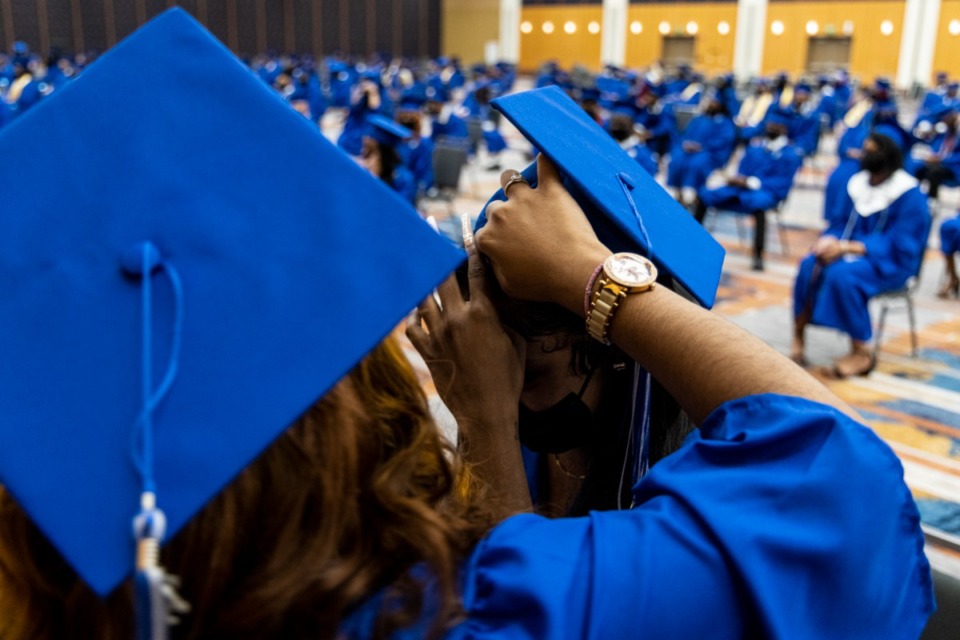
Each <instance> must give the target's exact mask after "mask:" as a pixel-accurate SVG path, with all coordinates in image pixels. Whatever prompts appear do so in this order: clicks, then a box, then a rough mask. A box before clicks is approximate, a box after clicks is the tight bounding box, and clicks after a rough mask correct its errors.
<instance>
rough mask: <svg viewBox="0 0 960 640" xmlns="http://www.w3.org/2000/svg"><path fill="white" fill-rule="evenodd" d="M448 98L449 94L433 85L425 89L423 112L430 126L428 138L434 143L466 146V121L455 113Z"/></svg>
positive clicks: (468, 131)
mask: <svg viewBox="0 0 960 640" xmlns="http://www.w3.org/2000/svg"><path fill="white" fill-rule="evenodd" d="M431 89H432V91H431ZM448 99H449V95H448V94H447V93H446V91H445V90H442V89H435V88H433V87H430V88H428V89H427V102H426V104H425V105H424V113H425V114H426V116H427V123H428V124H429V126H430V140H431V141H432V142H433V144H434V145H440V144H444V145H453V146H464V147H466V146H468V145H469V144H470V130H469V129H468V128H467V121H466V120H464V119H463V118H461V117H460V116H459V115H457V113H456V109H455V108H454V106H453V105H452V104H449V103H448V102H447V101H448Z"/></svg>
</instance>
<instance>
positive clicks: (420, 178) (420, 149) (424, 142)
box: [397, 138, 434, 191]
mask: <svg viewBox="0 0 960 640" xmlns="http://www.w3.org/2000/svg"><path fill="white" fill-rule="evenodd" d="M433 149H434V147H433V142H432V141H431V140H429V139H426V138H418V139H417V140H411V141H408V142H404V143H403V144H400V145H398V146H397V153H399V154H400V159H401V160H403V164H405V165H406V166H407V168H408V169H409V170H410V173H412V174H413V179H414V182H415V183H416V185H417V189H418V191H426V190H427V189H430V188H431V187H433V182H434V181H433Z"/></svg>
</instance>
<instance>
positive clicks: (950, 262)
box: [937, 217, 960, 299]
mask: <svg viewBox="0 0 960 640" xmlns="http://www.w3.org/2000/svg"><path fill="white" fill-rule="evenodd" d="M940 251H942V252H943V269H944V274H943V275H944V279H943V284H942V285H941V286H940V289H939V290H938V291H937V297H938V298H944V299H946V298H951V297H952V298H957V297H960V277H957V263H956V262H955V260H956V254H957V253H960V217H954V218H951V219H949V220H944V221H943V224H941V225H940Z"/></svg>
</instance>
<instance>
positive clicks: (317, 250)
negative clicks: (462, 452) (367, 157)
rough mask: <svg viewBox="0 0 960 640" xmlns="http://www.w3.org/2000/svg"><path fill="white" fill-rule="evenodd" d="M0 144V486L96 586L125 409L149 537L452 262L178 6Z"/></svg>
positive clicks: (110, 570) (437, 241)
mask: <svg viewBox="0 0 960 640" xmlns="http://www.w3.org/2000/svg"><path fill="white" fill-rule="evenodd" d="M0 152H2V153H3V154H5V155H6V157H14V156H15V157H17V158H18V161H17V162H16V163H15V166H13V165H12V164H11V163H6V164H5V165H4V166H3V167H2V168H0V190H2V192H3V193H4V194H5V197H6V201H5V206H4V211H3V215H0V291H3V295H2V296H0V353H2V354H3V357H2V358H0V482H2V483H3V485H4V486H5V487H6V489H7V490H9V492H10V493H11V494H12V495H13V496H14V498H15V499H16V500H17V501H18V503H19V504H20V505H21V506H22V507H23V509H24V510H25V511H26V512H27V513H28V514H29V515H30V517H31V518H32V520H33V521H34V522H35V523H36V524H37V525H38V526H39V528H40V529H41V530H42V531H43V532H44V533H45V535H46V536H47V537H48V538H49V540H50V541H51V542H52V543H53V545H54V546H55V547H56V548H57V549H59V551H60V552H61V553H62V554H63V556H64V558H65V559H66V560H67V561H68V562H69V563H70V564H71V565H72V566H73V567H74V568H75V569H76V570H77V572H78V573H79V574H80V576H81V577H82V578H83V579H84V580H85V581H86V582H87V583H88V584H89V585H90V586H91V587H92V588H93V589H94V590H95V591H97V592H98V593H100V594H107V593H109V592H111V591H112V590H113V589H114V588H115V587H116V586H118V585H119V584H120V583H121V581H122V580H123V579H124V578H125V577H127V576H129V575H130V574H131V571H132V569H133V566H134V542H133V536H132V533H131V528H132V527H131V524H132V521H133V518H134V516H135V515H136V514H137V511H138V506H139V505H140V498H141V492H142V491H143V490H144V486H145V485H146V484H148V483H147V482H146V480H144V479H142V478H141V474H140V473H138V470H137V468H136V467H135V465H134V462H133V460H134V455H133V451H132V448H133V447H132V442H133V441H134V433H135V428H136V426H137V425H138V424H139V425H141V427H142V431H141V436H143V435H146V433H147V428H146V426H145V425H146V420H145V419H144V420H139V419H138V417H141V416H142V417H143V418H147V417H151V418H152V421H153V429H152V430H151V431H150V432H151V433H153V439H152V459H153V460H154V464H153V465H152V469H153V471H152V473H151V474H150V475H151V476H153V477H154V478H155V488H156V495H157V501H158V506H159V507H160V508H161V509H162V510H163V511H164V512H165V514H166V519H167V523H168V527H167V535H168V537H169V536H172V535H173V534H175V533H176V532H177V531H178V530H179V529H181V527H183V525H184V524H185V523H187V522H188V521H189V520H190V519H191V517H193V515H194V514H196V513H197V511H198V510H200V509H201V508H202V507H203V506H204V504H205V503H206V502H207V501H209V500H210V499H211V498H213V497H214V496H215V495H216V494H217V493H219V492H220V491H221V490H222V489H223V488H224V487H225V485H227V484H228V483H229V482H230V481H231V480H232V478H233V477H234V476H235V475H236V474H237V473H238V472H240V471H241V470H242V469H243V468H244V467H245V466H246V465H247V464H248V463H250V462H251V461H252V460H253V459H254V458H255V457H256V456H257V455H258V454H259V453H260V452H261V451H262V450H263V449H264V448H265V447H267V446H268V445H270V443H271V442H272V441H273V440H274V439H275V438H276V437H277V436H278V435H280V434H281V433H282V432H283V431H284V429H285V428H286V427H287V426H288V425H289V424H290V423H291V422H293V421H294V420H295V419H296V418H297V417H298V416H299V415H300V414H301V413H302V412H303V411H304V410H306V409H307V408H309V407H310V406H311V405H312V404H313V403H314V402H315V401H316V400H317V399H318V398H320V397H321V396H322V395H323V394H324V393H325V392H326V391H327V390H328V389H330V387H331V386H332V385H334V384H335V383H336V382H337V381H338V380H339V379H340V378H341V377H342V376H343V375H344V374H345V373H346V372H348V371H349V370H350V369H351V368H352V367H353V366H354V365H355V364H356V363H357V362H358V361H359V360H360V359H361V358H362V357H363V356H364V355H365V354H366V353H367V352H368V351H369V350H370V349H371V348H372V347H373V346H375V345H376V344H377V343H378V342H379V341H380V340H381V339H382V338H383V337H384V336H386V335H387V334H388V333H389V332H390V331H391V329H392V328H393V327H394V326H395V325H396V324H397V323H398V322H399V321H400V320H401V319H402V318H403V316H404V315H405V314H406V313H407V312H408V311H409V310H410V309H411V308H413V307H414V306H415V305H416V303H417V302H418V301H419V300H421V299H423V298H424V297H426V296H427V295H428V293H429V292H430V290H431V289H432V288H433V287H434V286H436V285H437V284H438V283H439V282H440V281H441V280H442V279H443V278H444V277H445V276H446V275H447V274H448V273H449V272H450V271H451V270H452V269H453V268H454V267H455V266H456V265H457V264H458V263H459V262H460V261H461V260H462V257H463V256H462V254H461V252H460V251H458V250H456V249H455V248H453V247H452V246H451V245H450V244H449V243H448V242H447V241H445V240H442V239H441V238H440V237H439V236H437V235H436V234H435V233H434V232H433V231H432V230H431V229H430V228H429V226H427V225H426V224H425V223H424V222H422V221H421V220H420V219H419V216H418V215H417V213H416V211H414V209H413V208H411V207H410V206H409V205H407V204H406V203H404V202H403V201H402V199H401V198H400V197H399V196H397V195H396V194H395V193H394V192H393V191H392V190H390V189H389V188H388V187H386V186H385V185H384V184H383V183H382V182H381V181H379V180H377V179H376V178H374V177H373V176H371V175H369V174H368V173H367V172H366V171H364V170H363V169H362V168H361V167H359V166H358V165H356V164H355V163H354V162H353V161H352V160H350V159H349V158H348V157H347V156H346V155H344V154H343V153H342V152H340V151H339V150H337V149H336V148H335V147H334V146H333V145H331V144H330V143H329V142H328V141H327V140H326V139H324V137H323V136H322V135H321V133H320V132H319V131H318V130H317V129H316V127H314V126H311V125H310V123H309V122H308V121H307V120H306V119H304V118H302V117H300V116H299V115H298V114H297V113H296V112H294V111H293V110H292V109H290V108H289V107H288V106H287V105H286V104H285V103H284V102H283V100H282V99H281V98H280V97H278V96H277V95H275V93H274V92H273V91H272V90H271V89H270V88H269V87H267V86H265V85H264V84H263V83H262V82H260V81H259V80H258V79H257V78H256V76H255V75H254V74H251V73H250V72H249V71H248V70H247V69H246V68H245V67H244V66H243V65H242V64H241V63H240V62H239V61H238V60H237V59H236V58H235V57H234V56H233V55H232V54H231V53H230V52H229V51H228V50H227V49H226V48H225V47H224V46H222V45H221V44H220V43H218V42H217V41H216V40H215V39H214V38H213V36H211V35H210V34H209V33H208V32H206V31H205V30H204V29H203V28H202V27H201V26H200V25H199V24H198V23H197V22H196V21H194V20H193V18H191V17H189V16H188V14H187V13H185V12H184V11H182V10H179V9H173V10H170V11H167V12H165V13H164V14H162V15H161V16H159V17H158V18H156V19H155V20H153V21H152V22H150V23H149V24H148V25H146V26H144V27H143V28H142V29H140V30H139V31H137V32H136V33H135V34H134V35H132V36H130V37H129V38H128V39H126V40H124V41H123V42H122V43H120V44H119V45H117V46H116V47H115V48H114V49H113V50H112V51H110V52H109V53H108V54H107V55H105V56H103V57H102V58H101V59H99V60H98V61H97V62H96V63H95V64H94V65H92V66H91V67H90V68H89V69H88V70H87V71H85V72H84V73H83V75H81V76H80V77H79V78H78V79H77V80H76V81H74V82H73V83H71V84H69V85H67V86H65V87H64V88H62V89H60V90H58V91H57V92H56V93H55V94H54V95H53V96H51V97H50V98H49V99H48V100H45V101H44V102H41V103H40V104H39V105H38V106H37V107H36V108H34V109H32V110H31V111H30V112H29V113H28V114H26V115H25V116H24V117H22V118H20V119H18V120H17V121H16V122H14V123H13V124H11V125H10V126H9V127H6V128H5V129H4V131H3V133H2V134H0ZM64 158H74V159H77V160H78V161H80V162H79V163H78V164H77V166H76V168H75V171H73V172H72V173H71V174H70V175H67V176H65V177H64V178H63V179H62V180H61V181H60V184H59V185H58V187H57V188H56V189H50V188H49V184H48V182H47V178H46V177H45V176H46V175H47V169H48V168H49V167H51V166H54V165H56V164H57V163H60V162H62V160H63V159H64ZM318 168H322V173H323V177H322V178H321V179H318V177H317V175H318V174H317V171H318ZM290 184H294V185H296V187H295V188H289V189H277V188H276V185H290ZM145 243H150V244H149V245H148V244H145ZM151 246H152V247H154V249H150V248H149V247H151ZM138 272H139V273H140V274H143V273H149V274H150V275H149V276H148V277H147V278H142V277H140V276H138V275H137V273H138ZM361 281H362V282H364V283H366V284H367V285H369V286H370V287H371V288H373V289H375V290H376V293H375V294H371V293H369V292H368V293H362V294H360V293H358V294H357V295H349V299H346V300H345V295H348V294H345V291H346V290H347V289H349V284H350V283H356V282H361ZM148 303H149V304H150V305H151V306H152V312H151V313H145V311H144V309H143V308H142V307H141V305H145V304H148ZM145 319H150V322H151V323H152V332H150V331H148V330H147V322H145ZM178 348H179V355H178V356H177V353H178ZM142 353H144V354H150V355H151V357H152V358H153V363H154V366H153V367H152V368H151V367H148V366H146V365H145V364H144V358H143V357H142ZM173 362H176V364H177V369H176V370H177V374H176V377H175V379H174V381H173V383H172V386H169V391H168V393H167V394H166V395H165V397H162V399H159V400H158V399H157V398H154V397H151V398H149V399H148V400H144V399H143V398H142V392H143V391H144V389H146V390H147V391H148V392H149V395H150V396H153V395H154V394H157V395H162V393H161V392H162V389H161V387H163V386H164V384H165V382H166V380H165V377H166V374H167V373H170V371H171V370H170V369H169V368H168V365H169V364H170V363H173ZM149 377H152V378H153V383H152V385H150V384H148V382H149V381H148V380H147V379H148V378H149ZM154 402H157V403H158V404H157V406H156V407H155V410H154V411H152V412H150V411H143V410H144V407H145V406H147V405H148V404H149V405H152V404H153V403H154ZM138 442H141V441H139V440H138ZM142 442H143V443H145V442H146V441H145V440H144V441H142ZM143 447H144V448H143V449H141V447H139V446H138V447H136V448H137V450H138V451H139V452H141V453H143V454H144V455H145V447H146V445H145V444H143ZM148 462H149V461H148V460H147V459H144V458H140V464H141V468H142V469H143V470H144V471H143V475H144V476H145V477H146V476H147V472H148V471H149V468H150V466H149V464H148ZM197 570H198V571H203V570H204V568H203V567H198V568H197Z"/></svg>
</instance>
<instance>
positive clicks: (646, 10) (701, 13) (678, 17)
mask: <svg viewBox="0 0 960 640" xmlns="http://www.w3.org/2000/svg"><path fill="white" fill-rule="evenodd" d="M635 21H638V22H640V25H641V27H642V31H641V32H640V33H639V34H634V33H632V32H631V31H630V24H631V23H633V22H635ZM691 21H692V22H696V23H697V33H696V34H695V38H696V40H695V43H694V56H695V58H696V62H695V63H694V66H695V67H696V68H697V70H698V71H702V72H705V73H707V74H716V73H720V72H725V71H730V70H731V69H732V68H733V44H734V40H735V38H736V32H737V3H736V2H707V3H694V4H684V3H679V4H675V3H670V4H666V3H663V4H640V5H631V6H630V9H629V10H628V12H627V24H625V25H623V28H624V30H626V32H627V66H628V67H646V66H649V65H650V64H652V63H654V62H656V61H657V60H659V59H660V54H661V49H662V46H663V44H662V40H663V36H662V35H661V34H660V31H659V25H660V23H661V22H668V23H670V35H684V34H686V26H687V23H689V22H691ZM721 21H726V23H727V24H728V25H729V27H730V31H729V33H727V35H721V34H720V33H719V32H718V30H717V25H719V24H720V22H721Z"/></svg>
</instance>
